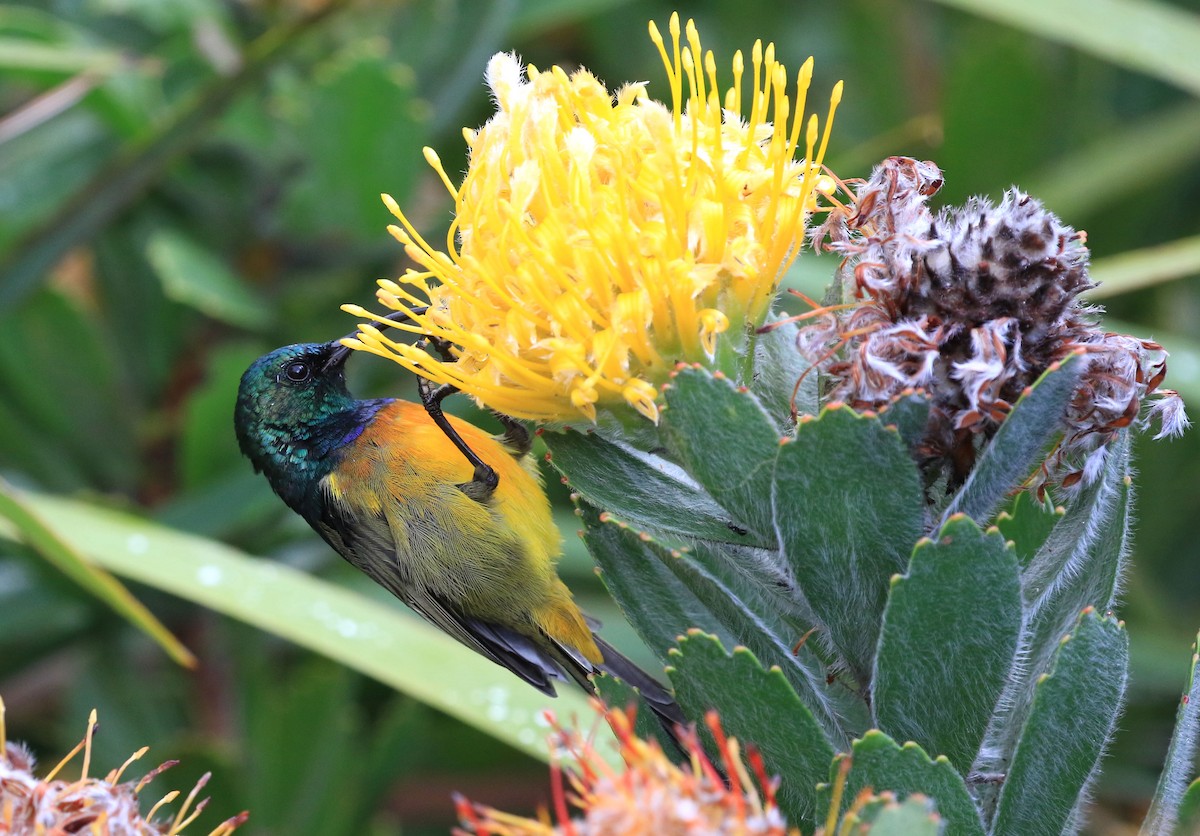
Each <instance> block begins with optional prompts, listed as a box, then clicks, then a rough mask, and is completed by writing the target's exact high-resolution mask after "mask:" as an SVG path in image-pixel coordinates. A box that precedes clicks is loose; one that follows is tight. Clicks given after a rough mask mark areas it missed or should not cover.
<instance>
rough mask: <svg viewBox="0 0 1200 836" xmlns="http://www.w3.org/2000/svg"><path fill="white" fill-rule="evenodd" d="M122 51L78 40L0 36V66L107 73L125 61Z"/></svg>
mask: <svg viewBox="0 0 1200 836" xmlns="http://www.w3.org/2000/svg"><path fill="white" fill-rule="evenodd" d="M126 60H127V59H126V58H124V57H123V56H122V55H121V53H119V52H116V51H115V50H111V49H96V48H94V47H86V46H82V45H80V44H77V43H61V44H49V43H38V42H36V41H32V40H30V39H28V38H10V37H4V38H0V67H2V68H4V69H6V70H38V71H41V72H56V73H72V74H73V73H84V72H87V73H96V74H99V75H109V74H110V73H113V72H116V71H117V70H118V69H120V67H121V66H122V65H123V64H125V63H126Z"/></svg>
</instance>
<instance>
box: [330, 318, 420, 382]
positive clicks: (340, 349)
mask: <svg viewBox="0 0 1200 836" xmlns="http://www.w3.org/2000/svg"><path fill="white" fill-rule="evenodd" d="M426 310H428V308H427V307H426V308H413V313H415V314H423V313H425V311H426ZM384 319H386V320H389V321H388V322H378V321H377V322H376V323H375V324H376V325H379V326H383V327H387V326H388V325H390V324H391V323H393V322H409V321H411V320H412V317H411V316H409V315H408V314H407V313H406V312H404V311H396V312H394V313H390V314H388V315H387V316H385V317H384ZM356 336H358V330H357V329H355V330H354V331H351V332H350V333H349V334H347V335H346V336H344V337H342V338H340V339H337V340H334V341H333V342H332V343H331V344H330V345H331V346H332V347H333V350H332V351H331V352H329V357H328V359H326V360H325V365H324V366H322V368H321V371H323V372H331V371H334V370H335V369H339V368H341V367H342V366H343V365H345V363H346V359H347V358H349V356H350V352H351V350H352V349H349V348H346V346H344V345H342V340H347V339H353V338H354V337H356Z"/></svg>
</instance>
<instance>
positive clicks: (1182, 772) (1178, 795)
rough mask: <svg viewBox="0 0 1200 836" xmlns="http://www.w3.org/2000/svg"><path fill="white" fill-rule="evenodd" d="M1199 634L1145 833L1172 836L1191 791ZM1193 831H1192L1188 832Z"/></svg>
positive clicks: (1199, 718)
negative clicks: (1188, 792) (1182, 807)
mask: <svg viewBox="0 0 1200 836" xmlns="http://www.w3.org/2000/svg"><path fill="white" fill-rule="evenodd" d="M1197 647H1200V636H1197V637H1196V643H1194V644H1193V645H1192V667H1191V670H1189V671H1188V684H1187V690H1186V691H1185V692H1184V694H1183V698H1182V699H1181V700H1180V701H1179V708H1178V709H1177V710H1176V712H1175V730H1174V732H1172V734H1171V745H1170V746H1169V747H1168V748H1167V759H1166V763H1165V764H1164V765H1163V771H1162V772H1161V773H1160V774H1159V776H1158V786H1157V787H1156V788H1155V790H1154V799H1153V800H1152V801H1151V802H1150V811H1149V812H1148V813H1147V814H1146V818H1145V821H1144V822H1143V823H1142V829H1141V831H1140V833H1142V834H1145V836H1171V834H1172V833H1175V832H1176V830H1175V828H1176V826H1177V825H1178V824H1179V809H1180V806H1181V805H1182V803H1183V800H1184V795H1185V793H1186V792H1187V791H1188V781H1189V780H1191V777H1192V764H1194V763H1195V762H1196V743H1197V739H1198V738H1200V676H1197V675H1198V674H1200V665H1197V662H1200V655H1197V653H1196V650H1197ZM1185 832H1190V831H1185Z"/></svg>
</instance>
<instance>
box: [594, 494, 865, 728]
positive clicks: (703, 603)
mask: <svg viewBox="0 0 1200 836" xmlns="http://www.w3.org/2000/svg"><path fill="white" fill-rule="evenodd" d="M582 513H583V519H584V524H585V525H586V526H587V533H586V534H585V535H584V541H585V543H586V544H587V546H588V550H589V551H590V552H591V554H592V557H593V558H594V559H595V560H596V563H597V564H598V565H599V566H600V568H601V577H602V578H603V579H604V582H605V584H606V585H607V587H608V589H609V591H610V592H611V593H612V596H613V598H614V599H615V600H616V601H617V604H618V605H619V606H620V607H621V610H622V612H624V613H625V616H626V618H628V619H629V621H630V623H631V624H633V626H634V627H635V629H637V631H638V633H639V635H641V637H642V640H643V641H645V642H646V644H647V645H648V646H649V647H650V648H651V649H652V650H654V651H655V652H657V653H659V654H660V655H661V654H663V653H664V652H666V650H667V648H668V647H670V646H672V645H673V644H674V640H675V639H676V637H678V636H680V635H683V634H684V633H686V632H687V631H688V630H689V629H692V628H699V629H700V630H703V631H705V632H707V633H711V634H714V635H716V636H717V637H718V638H719V639H720V640H721V641H722V642H724V643H725V644H727V645H728V646H730V647H733V646H736V645H746V646H747V647H749V648H750V649H751V650H752V651H753V652H754V653H755V654H757V655H758V657H759V658H761V659H762V660H763V661H764V662H765V663H766V664H769V665H773V666H778V667H779V668H780V669H781V670H782V671H783V672H784V675H785V677H786V678H787V679H788V681H789V682H790V683H791V684H792V687H793V688H794V689H795V690H796V691H797V692H798V693H799V694H800V696H801V699H802V701H803V702H804V704H805V705H806V706H808V708H809V709H810V710H811V711H812V713H813V714H814V715H815V716H816V717H817V719H818V720H819V722H820V723H821V725H822V728H823V729H824V730H825V733H826V735H827V736H828V737H829V739H830V740H831V741H833V742H834V743H835V744H837V745H844V744H845V743H846V742H847V741H848V740H849V738H848V736H847V734H846V732H845V730H844V728H843V726H842V722H841V718H842V717H843V716H845V715H848V714H850V713H851V707H850V706H843V705H842V701H841V700H840V699H838V698H837V695H839V694H840V693H841V692H840V691H836V690H833V689H831V688H830V686H828V685H827V684H826V681H825V675H824V672H823V671H824V668H823V666H822V665H821V663H820V661H819V660H818V659H816V658H815V656H814V655H813V653H812V651H811V650H810V649H808V648H807V647H804V648H801V649H800V650H799V651H798V652H792V646H791V641H792V640H793V637H792V636H789V637H788V641H785V640H784V639H783V638H782V637H781V636H780V635H779V634H778V632H777V631H778V630H779V629H781V628H783V627H784V626H785V625H783V624H782V623H781V622H780V621H779V619H778V618H777V617H776V616H775V613H774V611H773V609H772V608H771V606H770V604H766V605H764V604H763V602H762V601H761V600H759V599H757V598H750V597H748V596H746V595H744V594H740V593H743V592H744V591H742V590H739V589H736V588H735V585H736V581H735V579H734V578H732V577H730V576H729V573H728V571H727V570H726V569H723V568H722V567H721V566H719V565H717V564H716V562H715V561H714V560H712V555H700V556H699V557H700V558H703V563H702V562H701V560H699V559H694V557H693V556H692V555H689V554H686V553H683V552H678V551H672V550H669V549H667V548H666V547H664V546H663V545H661V544H659V543H657V542H655V541H654V540H653V538H649V539H648V538H644V537H642V536H641V535H640V534H639V533H638V532H635V531H632V530H630V529H629V528H628V527H622V526H621V525H620V524H618V523H615V522H612V521H609V522H601V518H600V517H599V516H597V515H596V513H595V512H594V511H593V510H591V509H588V508H586V507H585V508H583V509H582ZM694 719H699V718H694Z"/></svg>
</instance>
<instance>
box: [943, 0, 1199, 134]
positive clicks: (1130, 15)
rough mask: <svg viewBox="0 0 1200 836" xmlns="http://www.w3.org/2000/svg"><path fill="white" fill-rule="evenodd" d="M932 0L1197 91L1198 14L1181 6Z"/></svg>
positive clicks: (1130, 1)
mask: <svg viewBox="0 0 1200 836" xmlns="http://www.w3.org/2000/svg"><path fill="white" fill-rule="evenodd" d="M937 1H938V2H939V3H942V4H943V5H946V6H952V7H954V8H957V9H962V10H963V11H965V12H970V13H971V14H975V15H979V16H980V17H986V18H990V19H991V20H995V21H999V22H1000V23H1005V24H1008V25H1009V26H1013V27H1016V28H1017V29H1022V30H1025V31H1027V32H1030V33H1032V34H1034V35H1037V36H1038V37H1042V38H1045V39H1047V40H1050V41H1056V42H1058V43H1061V44H1065V45H1067V46H1070V47H1074V48H1075V49H1078V50H1080V51H1082V52H1087V53H1090V54H1092V55H1095V56H1097V57H1099V58H1103V59H1105V60H1107V61H1111V62H1112V63H1114V64H1118V65H1120V66H1123V67H1127V68H1128V69H1131V70H1136V71H1138V72H1143V73H1146V74H1148V75H1151V76H1154V77H1155V78H1158V79H1161V80H1163V81H1166V82H1169V83H1171V84H1174V85H1176V86H1177V87H1181V88H1182V89H1184V90H1187V91H1188V92H1190V93H1200V50H1198V49H1197V48H1196V47H1197V44H1200V16H1197V15H1195V14H1193V13H1191V12H1188V11H1185V10H1184V9H1180V8H1175V7H1173V6H1169V5H1167V4H1165V3H1159V2H1151V0H1055V2H1052V3H1047V2H1045V0H937ZM1139 156H1140V155H1139Z"/></svg>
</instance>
